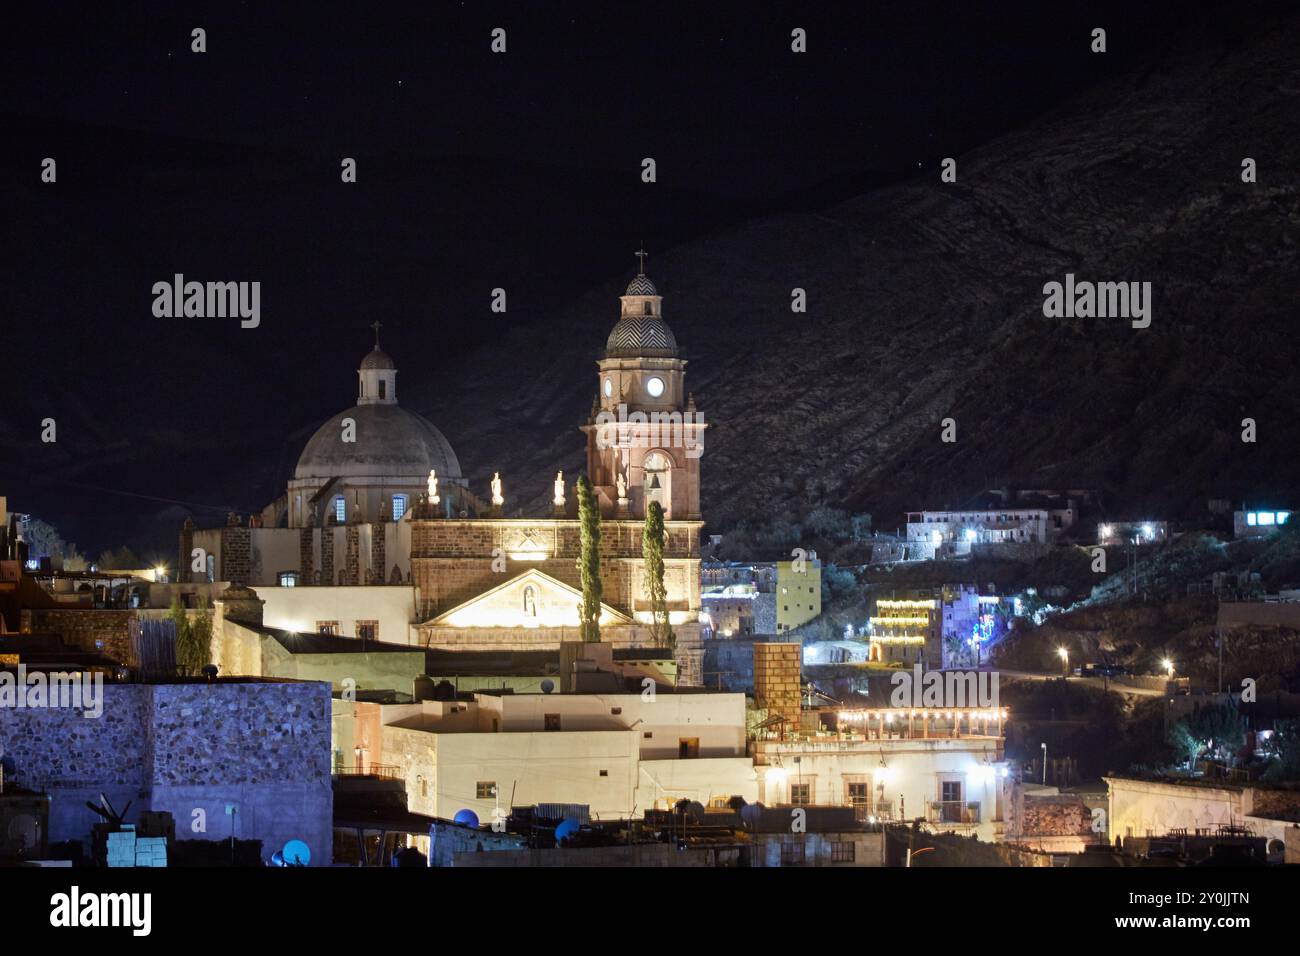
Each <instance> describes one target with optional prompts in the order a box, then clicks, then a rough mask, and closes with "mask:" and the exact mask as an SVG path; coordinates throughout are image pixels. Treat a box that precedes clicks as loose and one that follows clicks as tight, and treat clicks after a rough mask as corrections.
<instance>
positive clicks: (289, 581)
mask: <svg viewBox="0 0 1300 956" xmlns="http://www.w3.org/2000/svg"><path fill="white" fill-rule="evenodd" d="M297 586H298V573H297V572H296V571H281V572H280V587H282V588H294V587H297Z"/></svg>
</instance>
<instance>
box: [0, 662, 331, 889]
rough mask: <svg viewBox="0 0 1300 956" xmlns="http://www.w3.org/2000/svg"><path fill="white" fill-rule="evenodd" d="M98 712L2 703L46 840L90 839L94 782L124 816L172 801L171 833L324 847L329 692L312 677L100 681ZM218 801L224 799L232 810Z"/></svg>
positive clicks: (3, 742) (5, 728)
mask: <svg viewBox="0 0 1300 956" xmlns="http://www.w3.org/2000/svg"><path fill="white" fill-rule="evenodd" d="M103 693H104V700H103V713H102V715H101V716H100V717H98V718H87V717H85V716H83V714H82V711H80V710H68V709H58V708H45V709H21V710H19V709H9V708H6V709H0V746H3V747H4V749H5V754H6V756H7V757H8V758H10V759H12V760H13V763H14V776H15V777H16V780H15V782H16V783H18V784H20V785H22V786H24V787H28V788H30V789H33V790H39V791H44V792H46V793H48V794H49V795H50V797H51V810H50V839H51V840H52V841H61V840H82V841H83V842H85V843H86V845H87V846H89V839H90V832H91V827H92V825H93V824H95V823H97V822H99V820H100V818H99V817H98V816H97V815H95V814H94V813H92V812H91V811H90V810H89V809H88V808H87V807H86V806H85V802H86V801H87V800H91V801H95V802H98V799H99V794H100V793H101V792H102V793H104V794H105V795H106V796H108V798H109V800H110V801H111V802H112V803H113V806H114V807H116V808H117V809H118V810H119V811H120V810H122V808H123V807H125V806H126V804H127V802H128V801H131V802H132V807H131V811H130V812H129V814H128V816H127V820H128V822H133V821H134V820H136V819H138V817H137V814H139V813H141V812H143V811H146V810H153V811H166V812H170V813H171V814H172V815H173V816H174V817H175V820H176V830H177V835H178V836H180V835H181V834H182V833H183V834H184V837H183V838H185V839H211V840H220V839H223V838H228V837H229V836H230V835H231V832H232V828H233V832H234V834H235V836H236V837H237V838H239V839H244V840H261V841H262V843H263V848H262V850H263V852H262V855H263V858H264V859H268V860H269V858H270V856H271V854H272V853H273V852H275V851H276V850H277V849H279V848H280V847H282V846H283V845H284V843H285V842H286V841H287V840H290V839H294V838H297V839H301V840H304V841H306V842H307V844H308V846H310V847H311V850H312V854H313V862H314V863H315V862H320V863H322V864H325V865H328V863H329V861H330V858H331V855H332V844H331V841H332V816H333V793H332V790H331V785H330V696H329V688H328V686H327V685H325V684H318V683H279V682H270V681H266V682H264V681H218V682H216V683H211V684H209V683H206V682H193V683H184V684H150V685H142V684H112V683H109V684H105V685H104V688H103ZM227 807H232V808H234V810H235V812H234V814H233V815H231V814H227V812H226V811H227Z"/></svg>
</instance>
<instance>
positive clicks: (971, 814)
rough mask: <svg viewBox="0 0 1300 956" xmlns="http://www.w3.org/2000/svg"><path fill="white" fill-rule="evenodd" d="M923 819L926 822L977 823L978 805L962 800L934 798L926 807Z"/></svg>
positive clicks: (978, 816)
mask: <svg viewBox="0 0 1300 956" xmlns="http://www.w3.org/2000/svg"><path fill="white" fill-rule="evenodd" d="M925 819H926V822H928V823H964V824H974V823H979V822H980V805H979V804H978V803H974V804H968V803H966V802H964V801H962V800H934V801H932V802H931V803H930V805H929V807H928V808H927V809H926V814H925Z"/></svg>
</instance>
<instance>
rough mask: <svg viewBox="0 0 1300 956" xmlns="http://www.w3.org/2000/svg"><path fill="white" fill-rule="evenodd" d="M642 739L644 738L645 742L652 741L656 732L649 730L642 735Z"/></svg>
mask: <svg viewBox="0 0 1300 956" xmlns="http://www.w3.org/2000/svg"><path fill="white" fill-rule="evenodd" d="M641 737H642V738H643V739H645V740H650V739H651V738H653V737H654V731H652V730H647V731H646V732H645V733H643V734H642V735H641Z"/></svg>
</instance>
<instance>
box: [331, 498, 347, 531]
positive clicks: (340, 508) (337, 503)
mask: <svg viewBox="0 0 1300 956" xmlns="http://www.w3.org/2000/svg"><path fill="white" fill-rule="evenodd" d="M347 508H348V506H347V503H346V502H344V500H343V496H342V495H335V496H334V520H335V521H337V522H338V523H339V524H342V523H343V522H344V521H346V520H347V516H348V510H347Z"/></svg>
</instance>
